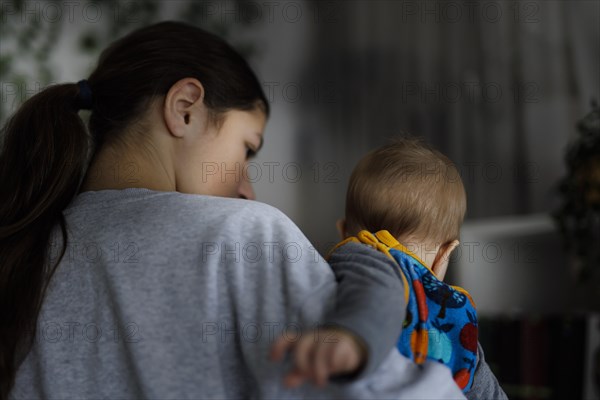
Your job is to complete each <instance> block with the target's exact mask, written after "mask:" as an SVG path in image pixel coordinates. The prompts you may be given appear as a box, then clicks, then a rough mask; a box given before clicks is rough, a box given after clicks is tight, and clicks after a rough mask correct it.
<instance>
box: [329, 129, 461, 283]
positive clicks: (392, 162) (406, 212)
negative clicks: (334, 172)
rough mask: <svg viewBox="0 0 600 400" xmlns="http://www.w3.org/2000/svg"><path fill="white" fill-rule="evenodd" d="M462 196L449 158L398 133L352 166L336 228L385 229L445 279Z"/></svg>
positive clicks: (351, 232)
mask: <svg viewBox="0 0 600 400" xmlns="http://www.w3.org/2000/svg"><path fill="white" fill-rule="evenodd" d="M466 202H467V200H466V193H465V189H464V186H463V183H462V180H461V178H460V174H459V172H458V169H457V168H456V166H455V165H454V164H453V163H452V161H450V159H448V157H446V156H444V155H443V154H441V153H440V152H438V151H436V150H434V149H432V148H430V147H428V146H427V145H426V144H424V143H423V142H421V141H419V140H417V139H408V138H402V139H398V140H395V141H394V142H392V143H390V144H388V145H385V146H382V147H380V148H378V149H376V150H374V151H371V152H370V153H369V154H367V155H366V156H365V157H364V158H363V159H362V160H360V162H359V163H358V165H357V166H356V167H355V168H354V171H353V172H352V176H351V177H350V183H349V185H348V192H347V194H346V216H345V220H342V221H339V222H338V228H339V230H340V233H341V235H342V236H343V237H348V236H353V235H356V234H357V233H358V232H360V231H361V230H363V229H366V230H368V231H369V232H377V231H379V230H382V229H385V230H388V231H389V232H390V233H391V234H392V235H393V236H394V237H396V238H397V239H398V241H399V242H400V243H402V244H404V245H405V246H406V247H407V248H408V249H409V250H411V251H412V252H413V253H415V254H416V255H418V256H419V258H420V259H421V260H423V261H424V262H425V263H426V264H427V266H428V267H430V268H432V269H433V271H434V272H435V273H436V275H437V276H438V278H440V279H443V277H444V275H445V273H446V268H447V265H448V258H449V256H450V253H451V252H452V250H454V248H455V247H456V246H457V245H458V238H459V233H460V226H461V224H462V221H463V218H464V215H465V212H466Z"/></svg>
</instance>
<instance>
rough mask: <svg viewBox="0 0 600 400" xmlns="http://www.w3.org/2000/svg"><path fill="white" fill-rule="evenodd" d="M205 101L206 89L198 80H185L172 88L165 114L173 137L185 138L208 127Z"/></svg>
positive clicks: (167, 96)
mask: <svg viewBox="0 0 600 400" xmlns="http://www.w3.org/2000/svg"><path fill="white" fill-rule="evenodd" d="M203 100H204V87H203V86H202V84H201V83H200V81H198V79H195V78H183V79H181V80H179V81H177V82H176V83H175V84H174V85H173V86H171V88H170V89H169V91H168V92H167V95H166V96H165V102H164V110H163V114H164V119H165V124H166V126H167V128H168V129H169V131H170V132H171V134H172V135H174V136H176V137H183V136H184V135H185V134H186V133H187V132H190V131H192V132H193V131H195V132H197V131H198V128H199V127H200V126H202V125H204V126H206V122H207V121H208V119H207V117H208V110H207V108H206V106H205V105H204V101H203Z"/></svg>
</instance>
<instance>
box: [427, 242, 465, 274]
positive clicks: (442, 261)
mask: <svg viewBox="0 0 600 400" xmlns="http://www.w3.org/2000/svg"><path fill="white" fill-rule="evenodd" d="M459 244H460V242H459V241H458V240H453V241H451V242H449V243H446V244H445V245H443V246H441V247H440V249H439V250H438V254H437V256H436V257H435V260H434V261H433V265H432V266H431V269H432V270H433V272H434V273H435V275H436V276H437V278H438V279H439V280H440V281H443V280H444V276H446V270H447V269H448V262H450V255H451V254H452V251H454V249H455V248H456V247H457V246H458V245H459Z"/></svg>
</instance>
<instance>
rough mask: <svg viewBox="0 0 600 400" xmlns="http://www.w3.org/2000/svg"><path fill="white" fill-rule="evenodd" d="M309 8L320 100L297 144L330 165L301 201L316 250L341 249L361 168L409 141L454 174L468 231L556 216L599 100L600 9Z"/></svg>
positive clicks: (382, 4)
mask: <svg viewBox="0 0 600 400" xmlns="http://www.w3.org/2000/svg"><path fill="white" fill-rule="evenodd" d="M309 4H311V5H312V6H313V7H315V8H318V10H317V11H318V14H316V15H319V16H320V17H321V19H320V20H319V21H318V22H317V23H315V25H314V29H316V30H317V32H316V33H315V36H314V37H315V40H314V45H313V49H314V53H313V54H312V56H313V58H312V62H310V63H308V65H309V67H308V68H307V69H306V70H305V73H304V78H303V79H304V80H306V81H309V82H317V81H318V82H319V86H320V87H321V88H322V89H323V90H322V91H321V93H320V94H319V96H318V97H317V98H312V99H309V100H307V101H305V102H304V107H305V108H304V110H305V119H304V124H303V126H302V127H301V128H300V130H301V132H299V134H298V137H299V138H300V142H299V143H298V145H297V148H298V149H300V150H299V151H300V153H301V154H300V155H299V156H300V158H301V159H302V160H304V161H305V162H306V163H307V164H308V163H313V162H314V160H319V163H320V164H321V165H320V166H319V167H318V168H321V171H320V172H321V173H322V174H321V176H320V177H319V179H316V180H314V182H309V183H305V187H304V188H303V190H302V196H303V203H304V204H306V205H307V207H305V208H306V218H303V221H300V225H301V226H302V228H303V229H304V231H305V232H307V234H308V235H309V237H310V238H311V239H313V240H316V241H317V242H326V241H328V240H332V239H335V232H334V229H333V228H332V224H333V220H334V216H336V215H338V216H341V215H342V214H343V209H342V206H343V202H344V191H345V186H346V183H347V178H348V176H349V173H350V172H351V169H352V167H353V166H354V164H355V163H356V161H357V160H358V159H359V158H360V157H361V156H362V155H364V154H365V152H366V151H368V150H370V149H372V148H373V147H375V146H378V145H380V144H382V143H384V142H385V141H386V140H387V139H388V138H390V137H393V136H394V135H396V134H399V133H401V132H408V133H410V134H412V135H418V136H423V137H424V138H426V140H427V141H428V142H430V143H431V144H433V145H434V146H435V147H436V148H438V149H439V150H441V151H442V152H444V153H446V154H447V155H448V156H449V157H450V158H451V159H452V160H453V161H454V162H455V163H457V164H458V166H459V168H460V169H461V172H462V177H463V180H464V182H465V185H466V189H467V192H468V214H467V217H468V218H477V217H486V216H499V215H512V214H524V213H531V212H544V211H549V210H550V209H551V208H552V207H553V204H554V202H553V197H554V194H553V190H554V185H555V183H556V181H557V180H558V179H559V178H560V176H561V175H562V173H563V150H564V148H565V146H566V143H567V142H568V140H569V139H570V138H572V137H573V135H574V132H575V128H574V124H575V122H576V121H577V120H578V119H579V118H581V117H582V116H583V115H584V114H586V113H587V112H588V110H589V103H590V100H591V99H592V98H595V99H598V97H599V86H600V85H599V78H598V77H599V75H598V71H600V64H599V58H598V48H600V42H599V38H600V34H599V29H600V28H599V26H598V15H599V11H600V9H599V3H598V2H597V1H573V2H565V1H544V2H538V1H536V2H509V1H499V2H484V3H478V2H431V1H428V2H417V1H412V2H406V1H361V0H359V1H348V2H333V3H332V2H327V4H328V5H327V6H325V5H324V4H323V3H320V2H312V3H309ZM449 4H454V5H455V9H452V8H449V7H448V5H449ZM468 4H471V6H468ZM474 4H475V5H474ZM445 7H446V8H445ZM469 7H470V8H471V11H469ZM458 12H460V13H462V15H461V16H460V18H459V17H458ZM326 162H330V163H334V164H335V168H339V170H337V171H335V173H336V175H335V176H336V177H337V178H339V179H337V182H334V181H332V180H330V181H329V182H325V181H324V178H325V177H326V176H324V175H327V173H328V172H329V173H330V174H331V171H327V170H323V164H324V163H326ZM331 165H333V164H331ZM331 165H330V166H331ZM311 205H312V206H311ZM311 221H312V222H311ZM315 221H316V222H315ZM324 221H326V223H327V226H328V228H326V229H323V224H324Z"/></svg>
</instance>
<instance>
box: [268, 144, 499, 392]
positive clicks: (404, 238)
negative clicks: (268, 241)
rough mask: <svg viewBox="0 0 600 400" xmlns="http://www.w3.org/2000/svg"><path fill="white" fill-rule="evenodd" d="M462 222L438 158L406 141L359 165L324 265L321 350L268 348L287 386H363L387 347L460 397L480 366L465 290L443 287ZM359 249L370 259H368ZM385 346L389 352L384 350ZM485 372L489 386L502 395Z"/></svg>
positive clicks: (310, 345) (452, 170) (452, 175)
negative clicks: (328, 288)
mask: <svg viewBox="0 0 600 400" xmlns="http://www.w3.org/2000/svg"><path fill="white" fill-rule="evenodd" d="M465 212H466V194H465V189H464V186H463V183H462V180H461V178H460V174H459V173H458V170H457V169H456V167H455V166H454V164H453V163H452V162H451V161H450V160H449V159H448V158H447V157H446V156H444V155H443V154H441V153H439V152H438V151H436V150H433V149H431V148H429V147H427V146H426V145H424V144H423V143H421V142H420V141H418V140H415V139H399V140H396V141H395V142H393V143H391V144H389V145H386V146H383V147H381V148H379V149H376V150H374V151H372V152H371V153H369V154H368V155H367V156H365V157H364V158H363V159H362V160H361V161H360V162H359V163H358V165H357V166H356V168H355V169H354V171H353V173H352V175H351V178H350V183H349V187H348V191H347V196H346V215H345V218H344V219H342V220H340V221H338V224H337V227H338V231H339V232H340V235H341V236H342V239H344V240H343V241H342V242H341V243H339V244H338V245H337V246H335V247H334V249H333V250H332V251H331V252H330V254H329V256H328V257H327V258H328V261H329V263H330V265H331V266H332V268H333V270H334V272H335V273H336V278H337V280H338V294H337V299H336V309H335V311H334V316H332V318H330V319H329V320H328V321H327V324H325V325H324V326H323V327H322V329H320V330H319V331H320V335H319V337H321V338H325V337H329V338H330V340H329V341H327V342H325V341H324V340H320V341H319V340H315V337H316V336H315V335H305V336H303V337H302V338H301V339H300V340H298V341H297V342H295V343H290V342H288V341H286V340H285V339H284V338H282V339H280V340H278V341H277V342H276V343H275V345H274V347H273V352H272V358H273V359H275V360H277V359H281V358H282V356H283V354H284V353H285V351H286V350H288V349H290V348H291V349H292V350H293V353H294V361H295V368H294V370H293V371H292V372H291V373H290V374H289V375H288V377H287V384H288V385H290V386H295V385H298V384H300V383H301V382H302V381H303V380H305V379H313V380H314V381H315V382H316V383H317V384H319V385H323V384H324V383H325V382H326V381H327V379H328V378H329V376H330V375H338V379H339V378H340V377H339V376H340V375H343V376H344V377H345V378H346V379H348V378H354V377H357V376H362V375H363V374H364V373H365V370H369V372H371V371H373V370H374V369H376V367H377V366H378V364H379V363H380V362H381V361H382V359H383V357H384V356H385V354H386V350H387V351H389V350H390V348H391V347H392V346H393V345H396V346H397V348H398V350H399V351H400V352H401V353H402V354H403V355H404V356H406V357H408V358H410V359H412V360H414V361H415V362H416V363H418V364H420V363H423V362H425V360H435V361H438V362H441V363H444V364H445V365H447V366H448V367H449V368H450V369H451V371H452V374H453V376H454V379H455V382H456V383H457V385H458V386H459V387H460V388H461V389H462V390H463V391H464V392H465V393H467V392H468V391H469V390H470V389H471V387H472V386H473V382H474V377H475V372H476V369H478V363H479V362H480V361H481V362H482V363H483V360H480V358H481V357H479V356H478V350H480V349H479V346H478V341H477V319H476V318H477V317H476V311H475V305H474V303H473V300H472V299H471V297H470V296H469V294H468V293H467V292H466V291H465V290H464V289H462V288H459V287H455V286H449V285H447V284H445V283H443V279H444V276H445V274H446V269H447V267H448V261H449V258H450V254H451V253H452V251H453V250H454V249H455V248H456V247H457V246H458V244H459V241H458V238H459V232H460V226H461V224H462V221H463V218H464V215H465ZM365 244H366V245H368V246H370V247H372V248H375V249H377V250H378V252H377V253H376V252H373V251H370V252H367V251H366V250H365V246H364V245H365ZM377 256H379V257H377ZM349 257H350V258H349ZM381 257H386V258H387V259H388V260H387V263H384V262H382V258H381ZM389 260H393V261H394V264H395V266H396V267H395V268H391V267H390V266H389V264H390V263H389ZM352 261H354V262H352ZM383 264H385V265H383ZM392 291H395V293H394V292H392ZM399 293H402V295H401V297H400V298H399V299H398V297H394V296H399ZM390 321H397V322H398V325H393V324H391V323H390ZM373 327H376V328H380V329H373ZM390 330H391V332H388V331H390ZM390 340H391V341H392V346H390V347H385V346H386V343H390ZM382 344H383V345H382ZM367 364H368V365H367ZM484 367H485V368H487V366H485V365H484V366H482V368H484ZM488 371H489V370H488V369H486V373H485V374H486V378H488V376H489V380H490V382H488V386H489V385H491V386H492V387H493V391H495V392H496V393H501V389H500V388H499V386H498V385H497V381H496V380H495V377H494V376H493V374H491V372H488ZM496 386H497V387H496Z"/></svg>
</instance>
